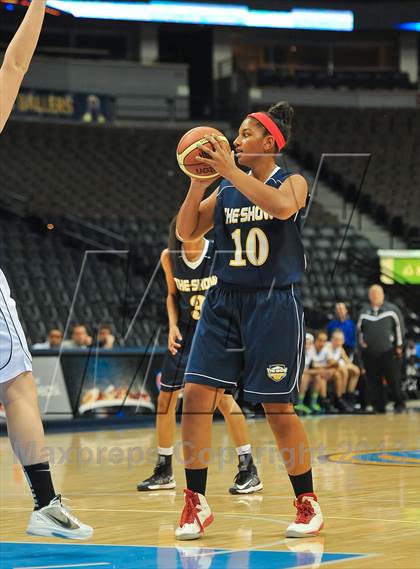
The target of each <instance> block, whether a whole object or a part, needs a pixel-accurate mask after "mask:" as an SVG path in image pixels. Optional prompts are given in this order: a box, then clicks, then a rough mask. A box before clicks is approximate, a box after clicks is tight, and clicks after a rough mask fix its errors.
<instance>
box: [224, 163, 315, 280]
mask: <svg viewBox="0 0 420 569" xmlns="http://www.w3.org/2000/svg"><path fill="white" fill-rule="evenodd" d="M290 175H291V172H286V171H284V170H282V169H280V168H279V167H276V169H275V170H274V171H273V173H272V174H271V176H270V178H269V179H268V180H267V182H266V184H267V185H269V186H273V187H274V188H279V190H278V191H279V192H281V184H282V182H284V180H285V179H286V178H288V177H289V176H290ZM303 211H304V210H303V209H301V210H300V211H298V212H297V213H296V214H295V215H294V216H292V217H291V218H289V219H287V220H285V221H282V220H280V219H275V218H274V217H273V216H272V215H269V214H268V213H266V212H264V211H263V210H262V209H261V208H260V207H258V206H256V205H255V204H253V203H252V202H251V201H250V200H249V199H248V198H247V197H245V196H244V195H243V194H242V193H241V192H240V191H239V190H237V189H236V188H235V187H234V186H232V185H231V184H230V182H229V181H228V180H223V181H222V183H221V184H220V190H219V193H218V196H217V202H216V212H215V225H214V227H215V244H216V249H217V255H216V259H215V265H214V273H215V275H217V277H218V279H219V282H220V283H221V284H223V283H226V284H231V285H234V286H238V287H240V288H244V289H246V288H257V289H259V288H271V287H284V286H288V285H291V284H295V283H298V282H299V281H300V280H301V278H302V275H303V272H304V270H305V266H306V261H305V254H304V248H303V243H302V240H301V236H300V226H301V218H302V214H303Z"/></svg>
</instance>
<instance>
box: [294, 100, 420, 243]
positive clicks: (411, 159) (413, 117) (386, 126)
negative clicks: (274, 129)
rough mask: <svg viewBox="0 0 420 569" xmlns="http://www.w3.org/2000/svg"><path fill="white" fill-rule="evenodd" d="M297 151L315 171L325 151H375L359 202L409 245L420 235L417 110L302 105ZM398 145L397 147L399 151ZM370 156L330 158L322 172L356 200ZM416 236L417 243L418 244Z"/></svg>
mask: <svg viewBox="0 0 420 569" xmlns="http://www.w3.org/2000/svg"><path fill="white" fill-rule="evenodd" d="M297 117H298V120H297V121H296V124H295V133H294V144H293V149H294V152H295V153H296V156H297V157H298V159H299V160H300V161H301V162H303V163H304V164H305V165H306V166H308V167H310V168H312V169H313V170H316V169H317V167H318V164H319V160H320V158H321V155H322V154H323V153H344V154H358V153H369V154H371V158H370V162H369V165H368V169H367V172H366V177H365V179H364V181H363V187H362V193H361V199H360V201H359V203H358V206H359V207H362V208H363V210H364V211H367V212H369V213H371V214H372V215H373V216H374V217H375V218H376V220H377V221H378V222H380V223H382V224H385V225H386V226H387V227H388V228H389V229H390V230H391V231H392V232H393V233H394V234H397V235H402V236H403V237H404V238H405V239H406V240H407V243H408V244H410V243H413V245H414V246H418V244H417V245H416V242H415V238H416V236H417V238H418V237H419V236H420V231H419V223H418V211H419V210H420V193H419V192H418V191H415V188H417V187H418V180H419V178H420V161H419V159H418V157H419V155H420V113H419V112H418V111H416V110H408V109H398V110H384V109H382V110H380V109H364V110H359V109H351V108H348V109H342V108H309V107H307V108H299V109H298V113H297ZM397 149H398V151H397ZM367 161H368V158H366V157H357V156H353V157H351V156H341V157H332V156H329V157H327V158H326V159H325V162H324V165H323V169H322V173H323V175H324V176H326V178H327V180H328V182H330V183H331V185H332V187H333V188H334V189H335V190H336V191H338V192H341V193H342V194H343V195H344V196H345V197H346V198H347V199H349V200H354V199H355V198H356V196H357V192H358V189H359V187H360V184H361V182H362V179H363V175H364V172H365V170H366V166H367ZM413 240H414V242H413Z"/></svg>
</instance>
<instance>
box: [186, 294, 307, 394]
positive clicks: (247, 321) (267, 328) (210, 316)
mask: <svg viewBox="0 0 420 569" xmlns="http://www.w3.org/2000/svg"><path fill="white" fill-rule="evenodd" d="M304 343H305V329H304V315H303V306H302V302H301V298H300V294H299V291H298V290H297V289H296V287H293V286H291V287H290V288H289V289H287V290H283V289H271V290H270V291H269V290H266V289H265V290H255V291H242V290H238V289H236V290H235V289H231V288H228V287H225V286H223V285H219V286H216V287H214V288H213V289H210V291H209V292H208V294H207V298H206V301H205V302H204V304H203V308H202V311H201V318H200V320H199V323H198V326H197V330H196V333H195V335H194V340H193V344H192V347H191V354H190V357H189V360H188V364H187V369H186V373H185V381H186V382H188V383H198V384H202V385H209V386H212V387H218V388H221V387H223V388H225V389H229V388H235V387H236V386H237V382H238V378H239V377H240V376H241V374H242V377H241V386H242V387H243V391H244V397H245V399H246V400H247V401H250V402H252V403H296V402H297V395H298V389H299V387H298V386H299V380H300V377H301V375H302V372H303V368H304V365H305V357H304Z"/></svg>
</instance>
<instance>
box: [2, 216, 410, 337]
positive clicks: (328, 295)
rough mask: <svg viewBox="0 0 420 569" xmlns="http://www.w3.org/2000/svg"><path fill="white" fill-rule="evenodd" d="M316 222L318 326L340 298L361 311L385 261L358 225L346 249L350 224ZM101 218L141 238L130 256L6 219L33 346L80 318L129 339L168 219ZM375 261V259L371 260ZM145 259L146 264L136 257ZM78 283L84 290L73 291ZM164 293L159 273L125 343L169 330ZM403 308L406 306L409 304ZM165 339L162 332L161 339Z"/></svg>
mask: <svg viewBox="0 0 420 569" xmlns="http://www.w3.org/2000/svg"><path fill="white" fill-rule="evenodd" d="M313 220H314V224H312V223H311V225H307V226H306V227H305V229H304V237H303V239H304V242H305V245H306V251H307V259H308V270H307V273H306V275H305V278H304V281H303V284H302V293H303V298H304V304H305V307H306V312H307V319H308V323H309V325H312V327H316V326H321V325H323V323H325V321H326V318H327V315H328V314H330V313H331V311H332V309H333V304H334V302H335V301H336V300H344V301H346V302H347V303H348V304H349V306H350V308H351V310H352V312H353V314H357V311H358V310H359V308H360V306H361V304H363V303H364V302H365V301H366V290H367V285H368V283H369V282H372V278H374V275H375V274H376V271H377V262H378V261H377V257H376V253H375V250H374V249H373V248H372V246H371V245H370V243H369V242H368V241H367V240H366V239H364V238H363V237H361V236H360V235H359V234H358V233H357V232H356V231H355V230H354V229H352V228H350V230H349V231H347V235H346V239H345V241H344V242H343V244H342V248H341V246H340V240H341V239H342V237H343V235H344V233H345V232H346V228H345V227H343V226H341V225H338V224H333V225H329V226H325V224H324V223H322V210H321V208H320V207H319V206H318V207H316V208H315V209H314V217H313ZM90 221H91V220H90ZM96 221H97V222H100V223H101V225H102V226H103V227H108V228H111V227H114V226H115V224H117V226H118V228H119V230H120V231H121V233H122V234H123V235H125V236H126V237H127V241H128V242H130V241H131V239H130V237H131V236H135V237H136V241H135V242H134V245H131V244H130V248H131V254H130V255H129V256H118V255H108V254H107V255H103V254H93V253H92V254H88V255H87V256H85V253H84V250H83V247H82V246H81V245H80V246H79V247H78V248H77V247H74V246H69V245H67V244H66V242H65V239H63V238H62V235H61V233H60V232H59V231H55V232H49V233H42V234H40V233H37V232H34V228H33V226H31V225H29V224H28V222H27V220H25V219H20V218H12V217H10V216H8V218H2V219H1V223H0V243H1V246H0V266H1V267H2V268H3V269H4V270H5V272H6V274H7V276H8V278H9V280H10V284H11V287H12V290H13V294H14V296H15V297H16V300H17V303H18V307H19V310H20V312H21V315H22V321H23V324H24V328H25V331H26V333H27V335H28V340H29V342H30V343H34V342H39V341H43V340H44V338H45V336H46V334H47V332H48V330H49V329H50V328H53V327H59V328H61V329H62V330H64V328H65V326H66V324H67V323H68V324H69V325H70V326H71V325H73V324H75V323H77V322H83V323H84V324H86V325H87V327H88V329H89V332H90V333H91V334H93V335H95V330H97V328H98V326H99V325H100V324H101V323H104V322H106V323H110V324H111V325H112V326H113V328H114V331H115V334H116V336H117V338H118V339H119V341H120V343H123V342H122V338H123V337H124V335H125V333H126V331H127V328H128V325H129V323H130V322H131V319H132V318H133V316H134V314H135V311H136V309H137V307H138V305H139V302H140V301H141V299H142V297H143V294H144V293H145V291H146V288H147V286H148V284H149V280H150V277H151V275H152V274H153V272H154V269H155V267H156V263H157V262H158V259H159V255H160V252H161V250H162V249H163V248H164V247H165V245H166V233H167V221H166V222H163V221H156V220H151V221H146V220H142V219H136V218H135V217H134V216H132V215H128V216H127V218H124V217H121V218H116V217H114V218H110V219H109V220H108V219H107V218H105V217H101V218H100V219H98V218H96ZM146 251H147V253H148V255H147V257H145V252H146ZM338 253H340V254H339V255H338ZM84 257H85V260H84V262H83V258H84ZM369 258H371V261H372V262H368V263H366V259H369ZM139 259H140V260H141V261H142V262H141V263H139V262H137V260H139ZM82 264H83V272H81V268H82ZM366 266H368V267H369V270H368V272H366ZM76 286H78V294H77V295H76V296H74V295H75V290H76ZM165 291H166V288H165V283H164V276H163V272H162V271H161V270H160V271H158V272H157V274H156V277H155V280H154V282H153V283H152V285H151V287H150V288H149V291H148V296H147V298H146V302H144V304H143V307H142V309H141V312H140V314H139V316H138V318H137V320H136V323H135V325H134V327H133V330H132V333H131V334H130V335H129V337H128V338H127V341H126V342H125V345H130V346H131V345H147V344H148V343H149V342H150V341H151V338H152V337H153V334H154V333H155V331H156V328H157V327H158V326H159V325H162V326H163V327H165V324H166V308H165V295H166V292H165ZM401 306H402V308H403V309H404V302H403V301H402V302H401ZM71 307H73V312H72V317H71V318H70V320H69V322H68V318H69V312H70V309H71ZM405 311H406V313H407V315H410V316H409V327H410V326H411V329H415V327H416V326H417V327H418V326H420V319H419V317H418V316H417V315H416V314H415V313H413V312H410V311H409V310H408V309H405ZM165 341H166V336H165V334H162V335H161V337H160V342H161V343H163V344H164V342H165Z"/></svg>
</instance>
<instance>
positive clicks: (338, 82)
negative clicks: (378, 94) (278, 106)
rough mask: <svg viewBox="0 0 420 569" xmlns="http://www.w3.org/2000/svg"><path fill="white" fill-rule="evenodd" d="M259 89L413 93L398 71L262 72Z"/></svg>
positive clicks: (406, 77) (405, 78)
mask: <svg viewBox="0 0 420 569" xmlns="http://www.w3.org/2000/svg"><path fill="white" fill-rule="evenodd" d="M256 83H257V86H258V87H292V86H293V87H299V88H305V87H309V88H316V89H325V88H329V89H339V88H340V89H341V88H343V87H344V88H348V89H415V88H416V86H415V85H414V84H412V83H411V82H410V79H409V77H408V75H407V73H403V72H400V71H335V72H334V73H331V74H328V73H326V72H325V71H311V70H298V71H295V72H293V73H292V72H290V71H288V70H285V69H281V68H265V69H264V68H262V69H259V70H258V72H257V76H256Z"/></svg>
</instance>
